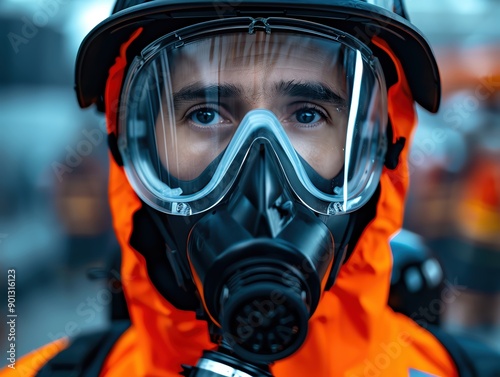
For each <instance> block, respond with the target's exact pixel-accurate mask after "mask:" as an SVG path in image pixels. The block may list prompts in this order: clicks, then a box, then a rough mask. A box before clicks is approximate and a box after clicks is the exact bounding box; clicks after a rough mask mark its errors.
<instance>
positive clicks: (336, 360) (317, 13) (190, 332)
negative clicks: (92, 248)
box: [14, 0, 458, 377]
mask: <svg viewBox="0 0 500 377" xmlns="http://www.w3.org/2000/svg"><path fill="white" fill-rule="evenodd" d="M142 3H143V4H142ZM389 3H390V4H389ZM384 4H386V5H387V4H389V5H388V6H387V7H384V6H383V5H384ZM404 16H405V12H404V8H403V4H402V3H401V1H394V2H392V1H389V2H387V1H368V2H365V1H320V0H317V1H315V2H306V1H296V2H292V3H290V2H285V1H275V2H272V3H267V2H258V1H242V2H237V3H230V4H227V3H216V2H215V3H214V2H212V1H206V0H205V1H197V2H192V3H191V2H186V1H180V0H179V1H175V0H174V1H149V2H148V1H118V3H117V4H116V7H115V14H114V15H113V16H112V17H110V18H109V19H107V20H106V21H104V22H103V23H101V24H100V25H99V26H97V27H96V28H95V29H94V30H93V31H92V32H91V33H90V34H89V35H88V36H87V38H86V39H85V41H84V42H83V44H82V46H81V49H80V52H79V56H78V60H77V70H76V90H77V95H78V99H79V101H80V104H81V105H82V106H83V107H87V106H89V105H91V104H97V106H98V107H99V108H100V109H101V110H104V111H105V113H106V117H107V121H108V132H109V141H110V150H111V152H112V159H111V173H110V204H111V209H112V212H113V217H114V227H115V230H116V233H117V237H118V240H119V242H120V245H121V248H122V283H123V285H124V292H125V296H126V299H127V302H128V309H129V312H130V317H131V324H130V326H129V327H127V328H126V329H125V327H123V328H121V327H120V328H119V330H116V329H115V330H116V331H115V330H113V331H112V332H111V333H107V334H106V336H104V337H101V338H99V339H98V340H97V341H95V340H93V341H87V340H85V339H84V340H82V339H77V340H74V341H73V344H76V343H78V344H80V345H81V347H82V348H80V349H79V351H78V352H77V351H76V350H77V349H78V348H77V347H75V346H68V342H67V341H66V340H62V341H59V342H58V343H56V344H55V345H54V344H52V345H49V346H47V348H45V349H42V350H40V351H39V352H38V353H35V354H34V355H33V356H32V357H28V358H25V359H24V360H20V361H19V362H18V368H19V370H24V371H25V374H23V375H36V374H37V373H39V374H38V375H53V374H55V373H60V374H62V375H65V373H66V374H69V373H77V370H79V371H80V372H81V371H82V370H83V373H84V374H85V373H87V375H100V376H123V375H131V376H176V375H178V374H179V372H181V371H182V370H183V369H184V374H185V375H191V376H194V375H203V376H209V375H210V376H211V375H214V376H219V375H227V376H230V375H245V376H263V375H274V376H277V377H279V376H304V375H315V376H349V377H358V376H359V377H360V376H425V375H429V376H446V377H451V376H457V375H458V372H457V368H456V365H455V363H454V361H453V360H452V358H451V356H450V355H449V354H448V351H447V350H446V349H445V348H444V346H443V345H442V344H441V343H440V342H439V341H438V340H437V339H436V338H435V337H434V336H433V335H432V334H431V333H430V332H428V331H427V330H426V329H425V327H426V324H422V326H419V325H417V324H416V323H414V322H413V321H412V320H411V319H409V318H408V317H405V316H402V315H399V314H395V313H394V312H393V311H392V310H390V308H389V307H388V306H387V295H388V290H389V280H390V272H391V254H390V249H389V245H388V239H389V237H390V236H391V235H392V234H393V233H394V232H395V231H397V230H398V229H399V228H400V226H401V222H402V211H403V202H404V197H405V193H406V189H407V185H408V170H407V164H406V156H407V146H408V140H409V138H410V137H411V133H412V130H413V127H414V125H415V121H416V118H415V109H414V102H417V103H419V104H420V105H422V106H423V107H424V108H426V109H427V110H429V111H432V112H435V111H437V108H438V105H439V95H440V84H439V75H438V70H437V66H436V62H435V60H434V57H433V55H432V52H431V50H430V48H429V46H428V44H427V42H426V41H425V39H424V38H423V37H422V36H421V35H420V34H419V32H418V31H417V30H416V29H415V28H414V27H413V26H412V25H411V24H410V23H409V22H408V21H407V20H406V19H405V18H404ZM90 343H92V344H93V346H92V347H91V346H89V344H90ZM50 347H52V348H50ZM66 347H67V349H66V350H64V351H62V352H59V351H60V350H61V349H63V348H66ZM82 350H84V351H82ZM89 350H90V351H89ZM203 351H205V352H203ZM37 355H38V358H37ZM40 355H44V356H43V357H40ZM54 355H56V356H55V357H54V358H52V357H53V356H54ZM49 359H51V361H50V362H48V364H47V361H48V360H49ZM70 359H71V360H70ZM14 375H15V374H14Z"/></svg>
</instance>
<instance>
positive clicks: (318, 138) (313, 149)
mask: <svg viewBox="0 0 500 377" xmlns="http://www.w3.org/2000/svg"><path fill="white" fill-rule="evenodd" d="M289 137H290V140H291V142H292V144H293V146H294V148H295V150H296V151H297V153H298V154H299V155H300V156H301V157H302V158H304V159H305V160H306V161H307V162H308V163H309V165H311V167H312V168H313V169H314V170H315V171H316V172H317V173H318V174H319V175H321V176H322V177H323V178H325V179H332V178H334V177H335V176H336V175H337V174H338V173H339V172H340V171H341V169H342V167H343V166H344V161H345V157H344V148H345V133H344V132H343V131H342V130H339V129H331V130H329V131H328V132H324V133H318V134H317V135H314V136H309V137H307V138H305V137H303V135H302V136H300V135H289Z"/></svg>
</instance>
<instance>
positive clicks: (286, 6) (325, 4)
mask: <svg viewBox="0 0 500 377" xmlns="http://www.w3.org/2000/svg"><path fill="white" fill-rule="evenodd" d="M238 16H239V17H241V16H248V17H270V16H273V17H290V18H298V19H304V20H308V21H312V22H317V23H321V24H324V25H328V26H331V27H334V28H336V29H340V30H342V31H344V32H346V33H349V34H351V35H353V36H355V37H357V38H358V39H359V40H361V41H362V42H364V43H365V44H367V45H368V46H369V47H372V48H373V45H372V43H371V41H372V38H373V37H375V36H376V37H378V38H380V39H382V40H384V41H386V42H387V44H388V45H389V47H390V48H391V50H392V51H393V53H394V55H395V56H397V57H398V59H399V60H400V62H401V65H402V67H403V69H404V72H405V75H406V78H407V80H408V84H409V86H410V90H411V92H412V95H413V98H414V100H415V101H416V102H417V103H418V104H420V105H421V106H422V107H423V108H425V109H427V110H428V111H430V112H437V110H438V108H439V103H440V98H441V83H440V78H439V70H438V66H437V63H436V60H435V58H434V54H433V52H432V50H431V47H430V46H429V43H428V42H427V40H426V39H425V37H424V36H423V35H422V33H421V32H420V31H419V30H418V29H417V28H415V26H413V25H412V24H411V23H410V22H409V21H407V20H406V19H404V18H403V17H400V16H398V15H397V14H395V13H392V12H389V11H387V10H385V9H383V8H381V7H378V6H375V5H372V4H368V3H365V2H362V1H359V0H350V1H331V0H314V1H310V0H299V1H290V0H273V2H272V3H268V2H264V1H262V0H245V1H242V2H231V3H226V2H214V1H213V0H198V1H195V2H187V1H185V0H155V1H150V2H147V3H144V4H141V5H137V6H132V7H130V8H127V9H124V10H122V11H120V12H118V13H116V14H114V15H112V16H111V17H109V18H107V19H106V20H104V21H103V22H101V23H100V24H99V25H97V26H96V27H95V28H94V29H93V30H92V31H91V32H90V33H89V34H88V35H87V36H86V38H85V39H84V41H83V42H82V44H81V46H80V49H79V51H78V55H77V60H76V72H75V90H76V93H77V98H78V102H79V104H80V106H81V107H83V108H85V107H88V106H90V105H92V104H96V105H97V106H98V108H99V109H101V110H103V109H104V103H103V95H104V89H105V85H106V81H107V78H108V71H109V68H110V67H111V66H112V65H113V64H114V61H115V58H116V57H117V56H118V55H119V50H120V46H121V45H122V44H123V43H124V42H125V41H127V40H128V39H129V38H130V36H131V34H132V33H133V32H134V31H135V30H137V29H138V28H139V27H144V31H143V32H142V33H141V35H140V36H139V37H138V38H137V39H136V40H135V41H134V43H133V44H132V45H131V46H130V47H129V49H128V50H127V53H128V54H129V56H134V55H136V54H138V53H140V51H141V50H142V49H143V48H144V47H145V46H146V45H148V44H149V43H151V42H152V41H154V40H156V39H157V38H159V37H161V36H163V35H165V34H168V33H170V32H172V31H175V30H178V29H181V28H183V27H186V26H190V25H193V24H196V23H200V22H205V21H209V20H214V19H218V18H230V17H238ZM382 66H383V68H384V70H385V69H386V67H384V62H383V61H382ZM388 69H390V68H388Z"/></svg>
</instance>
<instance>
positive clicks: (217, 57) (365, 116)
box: [121, 31, 385, 212]
mask: <svg viewBox="0 0 500 377" xmlns="http://www.w3.org/2000/svg"><path fill="white" fill-rule="evenodd" d="M382 93H383V92H382V91H381V90H380V80H379V77H378V76H377V74H375V73H374V70H373V68H372V66H371V65H370V64H369V62H368V61H367V59H365V58H364V57H363V55H362V54H361V52H360V51H359V50H357V49H355V48H352V47H350V46H349V45H347V44H345V43H340V42H337V41H335V40H332V39H327V38H320V37H318V36H314V35H301V34H298V33H286V32H279V31H277V32H275V31H273V32H272V33H270V34H267V33H264V32H257V33H255V34H248V33H243V32H236V33H235V32H233V33H226V34H220V35H215V36H207V37H204V38H197V39H194V40H190V41H186V42H185V43H182V44H179V43H171V44H166V45H165V46H162V47H161V48H158V49H156V51H155V53H154V54H152V56H151V57H150V58H149V59H147V60H146V61H145V62H141V65H140V67H139V68H138V69H137V71H136V72H135V74H134V75H133V77H129V82H128V85H127V90H126V95H127V97H126V101H127V115H126V117H125V118H126V119H125V125H124V129H125V130H126V131H125V132H123V133H121V139H122V143H121V145H122V147H123V152H124V154H125V155H127V156H130V159H129V163H127V165H128V166H129V167H130V168H131V170H132V176H133V178H132V180H133V181H134V182H136V185H135V186H134V187H135V188H136V190H138V191H140V192H141V193H143V194H144V196H146V197H148V198H152V200H153V201H154V202H156V204H158V203H162V204H161V205H160V207H162V208H164V209H165V208H166V211H167V212H169V211H170V210H169V209H168V208H170V207H171V205H172V203H178V202H183V203H191V204H192V203H194V202H197V201H199V199H201V198H204V201H203V203H204V204H203V205H201V204H200V203H197V207H198V208H199V209H198V211H201V210H203V208H202V207H207V208H208V207H209V206H210V205H213V202H215V201H218V200H220V199H221V195H223V194H224V193H226V192H227V191H228V189H229V187H228V185H230V183H231V182H232V180H233V179H232V178H234V177H232V178H231V177H229V178H228V177H225V176H224V174H227V171H228V169H227V166H223V165H224V164H226V165H232V166H238V167H240V166H241V165H242V164H243V160H244V156H245V153H246V152H245V150H243V151H241V150H239V149H238V148H249V147H250V146H251V145H252V141H253V140H255V139H257V138H259V137H265V138H267V139H269V140H270V142H277V143H279V144H280V146H278V147H276V150H281V151H285V150H287V151H291V152H289V153H293V154H296V156H295V157H291V156H278V158H280V159H281V158H286V159H288V160H289V159H290V158H296V160H295V161H294V163H293V164H292V165H291V169H292V170H293V171H285V172H284V173H285V175H287V176H289V175H290V176H295V177H297V178H296V179H293V178H291V179H290V182H294V181H296V182H297V184H296V185H294V186H296V187H293V190H294V191H295V192H296V193H297V194H298V195H299V196H301V195H300V193H301V192H303V195H302V197H301V199H302V200H304V197H310V196H312V197H315V198H317V200H318V201H319V202H322V204H321V205H316V204H313V205H312V207H321V208H322V209H321V210H319V211H320V212H321V211H323V212H327V210H326V208H327V206H328V204H330V203H331V202H333V201H342V202H343V210H344V211H346V210H348V206H347V202H348V201H349V200H351V201H352V199H353V198H352V196H353V195H357V196H360V195H362V194H363V192H364V191H365V190H366V186H367V184H368V183H369V181H370V177H371V175H373V173H374V167H375V165H376V164H375V160H377V159H378V158H380V156H378V155H379V154H380V152H381V151H380V150H379V149H380V146H379V144H380V140H381V137H382V136H383V135H382V132H381V130H383V127H384V126H385V123H384V116H383V114H384V111H385V110H384V109H385V106H384V98H385V97H384V96H383V95H381V94H382ZM124 98H125V97H124ZM257 109H259V110H265V111H266V112H265V114H270V115H269V116H268V118H269V119H268V120H263V121H261V124H253V123H252V121H248V119H250V120H252V119H254V118H255V119H257V118H258V117H250V118H248V117H247V115H248V114H251V113H252V111H255V110H257ZM381 114H382V115H381ZM264 118H265V117H264ZM243 119H247V121H246V122H243ZM258 119H261V120H262V119H263V118H262V117H261V118H258ZM266 119H267V118H266ZM382 123H384V124H382ZM243 124H247V125H246V126H245V127H247V128H249V129H250V130H251V132H245V130H240V128H241V127H243ZM271 124H272V125H271ZM275 124H277V125H279V128H276V127H275ZM278 129H279V130H280V131H278ZM279 132H282V134H283V135H282V137H281V136H280V137H278V138H275V137H273V136H272V134H273V133H274V134H276V133H279ZM235 138H243V139H245V140H235ZM273 140H274V141H273ZM276 140H278V141H276ZM285 144H286V145H285ZM232 149H235V150H232ZM382 153H383V151H382ZM227 156H233V157H232V159H231V160H228V157H227ZM235 159H236V160H237V159H241V161H236V160H235ZM221 164H222V165H221ZM284 165H287V164H284ZM126 167H127V166H126ZM129 170H130V169H129ZM288 170H290V168H288ZM233 173H234V169H233ZM137 181H140V182H137ZM134 182H133V183H134ZM221 186H224V187H221ZM298 186H300V187H298ZM146 191H147V192H148V193H145V192H146ZM214 192H218V194H216V193H214ZM207 196H208V197H210V199H207ZM354 199H355V200H354V201H353V202H352V203H355V202H356V200H357V202H359V201H360V200H359V198H354ZM308 200H310V199H308ZM317 210H318V209H317Z"/></svg>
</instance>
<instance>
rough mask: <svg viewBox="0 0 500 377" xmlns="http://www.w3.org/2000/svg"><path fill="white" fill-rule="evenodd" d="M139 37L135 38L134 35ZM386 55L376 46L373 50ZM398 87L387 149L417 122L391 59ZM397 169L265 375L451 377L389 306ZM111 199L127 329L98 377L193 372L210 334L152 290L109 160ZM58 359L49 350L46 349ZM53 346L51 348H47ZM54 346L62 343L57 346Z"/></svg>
mask: <svg viewBox="0 0 500 377" xmlns="http://www.w3.org/2000/svg"><path fill="white" fill-rule="evenodd" d="M138 33H140V30H138V31H137V32H136V33H135V34H136V35H137V34H138ZM136 35H134V36H132V38H131V39H130V40H129V42H127V43H125V44H124V45H123V46H122V49H121V56H120V57H118V58H117V60H116V63H115V65H114V66H113V67H112V68H111V70H110V75H109V78H108V82H107V87H106V98H105V100H106V104H107V112H106V116H107V120H108V131H109V132H114V131H115V128H116V115H117V114H116V110H117V106H113V104H116V103H117V99H118V96H119V93H120V88H121V83H122V80H123V75H124V67H125V65H126V57H125V51H126V49H127V46H128V43H131V42H132V41H133V39H134V38H135V36H136ZM376 43H377V44H378V45H379V47H381V48H383V49H384V50H386V51H387V52H388V53H389V54H390V55H392V54H391V52H390V51H389V49H388V47H387V46H386V45H385V43H384V42H383V41H377V42H376ZM393 59H394V60H395V65H396V68H397V72H398V77H399V81H398V82H397V83H396V84H395V85H393V86H392V87H391V88H390V89H389V93H388V103H389V116H390V119H391V123H392V125H393V127H394V130H393V131H394V133H393V136H394V140H396V139H397V138H399V137H405V138H406V140H407V141H409V140H410V139H411V134H412V131H413V129H414V126H415V123H416V116H415V109H414V102H413V99H412V97H411V93H410V89H409V88H408V84H407V82H406V79H405V77H404V74H403V70H402V68H401V66H400V65H399V63H398V61H397V59H395V57H393ZM406 145H407V147H406V148H405V149H404V150H403V152H402V153H401V156H400V162H399V164H398V166H397V168H396V169H395V170H388V169H385V170H384V172H383V174H382V177H381V194H380V200H379V202H378V204H377V215H376V217H375V219H374V220H373V221H372V222H371V223H370V224H369V225H368V227H367V228H366V229H365V230H364V232H363V234H362V236H361V238H360V240H359V242H358V244H357V247H356V249H355V251H354V253H353V254H352V256H351V258H350V259H349V261H348V262H347V263H346V264H345V265H344V266H343V267H342V269H341V271H340V274H339V276H338V278H337V281H336V283H335V285H334V286H333V287H332V288H331V289H330V290H329V291H328V292H325V293H324V295H323V297H322V299H321V301H320V303H319V306H318V308H317V310H316V312H315V313H314V315H313V316H312V318H311V319H310V321H309V333H308V336H307V339H306V341H305V343H304V344H303V346H302V348H300V350H299V351H298V352H296V353H295V354H294V355H292V356H291V357H289V358H286V359H284V360H281V361H279V362H277V363H276V364H275V365H274V366H273V367H272V372H273V374H274V375H275V376H276V377H295V376H319V377H341V376H342V377H379V376H380V377H395V376H409V375H410V370H412V369H413V370H418V371H421V372H423V373H425V374H424V375H427V374H428V375H431V376H441V377H456V376H458V374H457V371H456V367H455V365H454V363H453V361H452V359H451V357H450V356H449V354H448V352H447V351H446V349H444V347H443V346H442V345H441V344H440V343H439V342H438V341H437V339H436V338H434V336H433V335H431V334H430V333H429V332H428V331H426V330H425V329H424V328H422V327H420V326H419V325H417V324H416V323H414V322H413V321H412V320H411V319H409V318H408V317H405V316H403V315H400V314H397V313H394V312H393V311H392V310H391V309H390V308H389V307H388V305H387V297H388V291H389V282H390V276H391V267H392V258H391V250H390V248H389V242H388V240H389V238H390V237H391V235H392V234H393V233H395V232H396V231H397V230H398V229H399V228H400V227H401V225H402V217H403V208H404V200H405V195H406V191H407V188H408V178H409V176H408V175H409V173H408V167H407V163H406V159H407V154H408V145H409V142H407V144H406ZM109 196H110V204H111V210H112V213H113V221H114V228H115V230H116V234H117V237H118V240H119V243H120V245H121V248H122V271H121V272H122V279H123V285H124V290H125V296H126V299H127V302H128V308H129V312H130V316H131V320H132V326H131V327H130V328H129V329H128V330H127V331H126V332H125V333H124V334H123V335H122V336H121V338H120V339H119V340H118V341H117V343H116V344H115V346H114V348H113V349H112V351H111V352H110V354H109V355H108V357H107V360H106V362H105V364H104V366H103V369H102V370H101V373H100V377H123V376H155V377H174V376H179V372H180V371H181V370H182V369H181V364H188V365H195V364H196V362H197V361H198V359H199V357H200V356H201V353H202V350H204V349H213V348H214V345H213V344H212V343H211V342H210V341H209V338H208V330H207V325H206V323H205V322H204V321H198V320H196V319H195V314H194V313H192V312H185V311H181V310H177V309H176V308H175V307H173V306H172V305H171V304H170V303H169V302H167V301H166V300H165V299H164V298H163V297H162V296H161V295H160V294H159V293H158V292H157V290H156V289H155V287H154V286H153V284H152V283H151V281H150V279H149V277H148V273H147V268H146V262H145V259H144V258H143V256H142V255H141V254H139V253H138V252H137V251H135V250H134V249H133V248H132V247H131V246H130V245H129V239H130V236H131V233H132V216H133V214H134V213H135V212H136V211H137V210H138V209H139V208H140V207H141V205H142V204H141V202H140V201H139V199H138V198H137V196H136V194H135V193H134V191H133V190H132V187H131V186H130V184H129V183H128V181H127V179H126V177H125V174H124V170H123V168H122V167H119V166H118V165H117V164H116V163H115V162H114V160H113V159H111V172H110V182H109ZM48 347H52V348H53V350H54V349H55V350H57V347H55V346H54V345H49V346H48ZM54 347H55V348H54ZM58 347H64V344H61V343H58ZM53 353H54V352H52V353H51V352H48V351H47V352H45V351H44V349H43V348H42V349H41V350H39V351H35V353H34V354H33V355H28V356H27V357H25V358H23V359H21V360H18V362H17V363H16V370H5V371H4V372H3V373H2V372H0V377H8V376H33V375H35V374H36V371H37V369H38V368H40V367H41V363H40V360H39V361H38V362H35V358H36V357H37V355H38V359H40V355H44V354H46V355H47V357H46V358H49V357H51V356H50V355H52V354H53Z"/></svg>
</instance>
